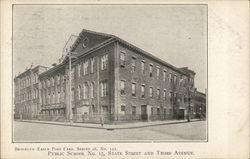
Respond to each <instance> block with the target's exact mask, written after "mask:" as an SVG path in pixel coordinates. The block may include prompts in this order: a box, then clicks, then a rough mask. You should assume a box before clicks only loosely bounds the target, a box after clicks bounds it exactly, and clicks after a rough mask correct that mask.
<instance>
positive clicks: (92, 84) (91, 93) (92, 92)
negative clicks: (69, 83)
mask: <svg viewBox="0 0 250 159" xmlns="http://www.w3.org/2000/svg"><path fill="white" fill-rule="evenodd" d="M90 98H94V82H91V84H90Z"/></svg>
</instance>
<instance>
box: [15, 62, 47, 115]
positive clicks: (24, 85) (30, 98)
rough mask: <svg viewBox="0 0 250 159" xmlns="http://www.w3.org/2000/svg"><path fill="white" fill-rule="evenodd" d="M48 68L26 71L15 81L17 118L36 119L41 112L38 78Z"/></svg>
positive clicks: (38, 67) (34, 68)
mask: <svg viewBox="0 0 250 159" xmlns="http://www.w3.org/2000/svg"><path fill="white" fill-rule="evenodd" d="M47 69H48V68H47V67H44V66H36V67H32V66H31V68H29V69H26V70H25V71H24V72H23V73H21V74H19V75H18V76H16V77H15V79H14V104H15V112H14V113H15V117H20V115H22V116H23V117H24V116H29V117H30V118H32V117H34V118H35V117H36V115H37V114H39V112H40V101H39V100H40V97H39V81H38V76H39V74H41V73H42V72H44V71H46V70H47Z"/></svg>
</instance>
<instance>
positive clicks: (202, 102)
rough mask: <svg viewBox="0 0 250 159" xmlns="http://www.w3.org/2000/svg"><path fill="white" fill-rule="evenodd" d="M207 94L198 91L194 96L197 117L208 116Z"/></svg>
mask: <svg viewBox="0 0 250 159" xmlns="http://www.w3.org/2000/svg"><path fill="white" fill-rule="evenodd" d="M206 112H207V110H206V94H204V93H202V92H199V91H197V92H196V93H195V97H194V114H195V116H196V117H197V118H206Z"/></svg>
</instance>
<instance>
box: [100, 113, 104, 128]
mask: <svg viewBox="0 0 250 159" xmlns="http://www.w3.org/2000/svg"><path fill="white" fill-rule="evenodd" d="M100 123H101V126H102V127H103V125H104V116H103V114H101V116H100Z"/></svg>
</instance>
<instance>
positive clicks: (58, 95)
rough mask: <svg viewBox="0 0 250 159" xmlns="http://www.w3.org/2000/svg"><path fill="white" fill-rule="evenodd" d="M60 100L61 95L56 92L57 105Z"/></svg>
mask: <svg viewBox="0 0 250 159" xmlns="http://www.w3.org/2000/svg"><path fill="white" fill-rule="evenodd" d="M60 99H61V94H60V91H59V92H57V103H60Z"/></svg>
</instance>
